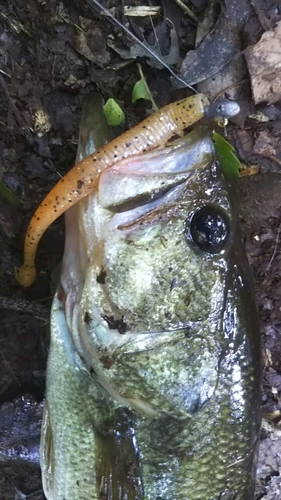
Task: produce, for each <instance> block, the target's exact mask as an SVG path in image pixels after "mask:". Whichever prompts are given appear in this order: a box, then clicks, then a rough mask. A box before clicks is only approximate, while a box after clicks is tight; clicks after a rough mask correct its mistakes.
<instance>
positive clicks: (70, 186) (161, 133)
mask: <svg viewBox="0 0 281 500" xmlns="http://www.w3.org/2000/svg"><path fill="white" fill-rule="evenodd" d="M227 103H228V104H227ZM214 107H216V110H215V111H214ZM238 111H239V106H238V104H237V103H234V102H231V101H224V105H223V109H221V107H219V108H218V103H215V104H214V105H212V104H211V105H209V102H208V99H207V97H206V96H205V95H204V94H196V95H194V96H192V97H187V98H186V99H182V100H181V101H177V102H175V103H173V104H169V105H168V106H165V107H164V108H161V109H160V110H159V111H156V113H154V114H153V115H152V116H150V117H149V118H147V119H146V120H144V121H143V122H141V123H140V124H139V125H137V126H135V127H134V128H132V129H130V130H128V131H127V132H125V133H124V134H122V135H120V136H119V137H118V138H117V139H114V140H113V141H111V142H110V143H109V144H107V145H105V146H103V147H102V148H100V149H98V150H97V151H96V152H95V153H93V154H92V155H90V156H88V157H87V158H85V159H84V160H83V161H81V162H80V163H78V164H77V165H75V167H73V168H72V169H71V170H70V171H69V172H68V173H67V174H66V175H65V176H64V177H63V178H62V179H61V180H60V181H59V182H58V183H57V184H56V186H55V187H54V188H53V189H52V190H51V192H50V193H49V194H48V195H47V196H46V198H45V199H44V200H43V202H42V203H41V205H39V207H38V209H37V210H36V212H35V214H34V215H33V217H32V219H31V221H30V224H29V226H28V229H27V233H26V237H25V243H24V264H23V265H22V267H21V268H20V269H16V270H15V275H16V278H17V280H18V282H19V283H20V284H21V285H22V286H24V287H29V286H31V285H32V283H33V281H34V280H35V276H36V269H35V256H36V250H37V247H38V243H39V241H40V239H41V237H42V235H43V233H44V232H45V231H46V229H47V228H48V227H49V226H50V225H51V224H52V223H53V222H54V221H55V220H56V219H57V218H58V217H59V216H60V215H62V214H63V213H64V212H65V211H66V210H67V209H68V208H70V207H71V206H73V205H74V204H75V203H77V202H78V201H79V200H81V199H82V198H84V197H85V196H88V195H89V194H90V193H92V192H93V191H95V189H96V188H97V186H98V181H99V177H100V174H101V172H102V170H104V169H105V168H106V167H110V166H111V165H113V164H114V163H116V162H118V161H120V160H122V159H123V158H127V157H128V156H133V155H136V154H140V153H145V152H146V151H150V150H152V149H154V148H157V147H159V146H163V145H165V144H166V143H167V141H168V140H169V139H171V137H173V136H175V135H177V134H179V133H180V132H182V131H183V130H184V129H186V128H187V127H189V126H190V125H192V124H193V123H195V122H197V121H198V120H200V119H201V118H203V116H204V115H207V116H210V117H213V116H221V115H222V114H223V116H224V117H226V118H229V117H231V116H234V115H235V114H237V113H238Z"/></svg>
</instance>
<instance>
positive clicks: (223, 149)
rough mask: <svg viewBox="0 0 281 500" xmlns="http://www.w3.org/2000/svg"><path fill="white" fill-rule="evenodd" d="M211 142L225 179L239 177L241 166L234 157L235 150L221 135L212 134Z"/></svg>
mask: <svg viewBox="0 0 281 500" xmlns="http://www.w3.org/2000/svg"><path fill="white" fill-rule="evenodd" d="M213 141H214V145H215V151H216V155H217V159H218V161H219V162H220V165H221V168H222V171H223V173H224V175H225V177H228V178H232V179H234V178H236V177H239V175H240V170H241V164H240V161H239V160H238V158H237V156H236V155H235V149H234V147H233V146H231V144H229V142H227V141H226V140H225V139H224V138H223V137H222V136H221V135H219V134H217V133H216V132H214V133H213Z"/></svg>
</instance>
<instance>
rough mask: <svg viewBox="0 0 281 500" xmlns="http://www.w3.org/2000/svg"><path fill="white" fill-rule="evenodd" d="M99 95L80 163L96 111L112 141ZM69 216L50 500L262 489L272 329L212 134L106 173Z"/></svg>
mask: <svg viewBox="0 0 281 500" xmlns="http://www.w3.org/2000/svg"><path fill="white" fill-rule="evenodd" d="M94 99H95V101H94V104H93V103H92V101H88V102H87V103H86V104H85V107H84V112H83V117H82V125H81V132H80V139H79V148H78V154H77V161H79V160H81V159H82V158H83V157H84V156H87V155H88V154H90V153H91V152H92V151H93V150H94V149H96V148H97V147H99V146H100V145H101V144H96V141H94V140H93V137H94V131H93V127H94V125H93V123H92V121H91V119H90V117H91V116H93V112H95V113H98V122H99V124H100V125H101V126H102V133H101V134H100V135H99V140H100V141H101V142H105V141H106V140H107V139H108V137H107V134H108V131H107V129H106V126H105V124H104V122H103V118H102V116H101V108H102V106H101V102H100V101H99V98H98V97H95V98H94ZM97 99H98V101H97ZM93 108H94V110H93ZM66 215H67V217H66V247H65V254H64V259H63V267H62V274H61V279H60V284H59V287H58V291H57V293H56V295H55V298H54V302H53V307H52V315H51V346H50V353H49V360H48V368H47V394H46V405H45V411H44V418H43V426H42V437H41V467H42V477H43V487H44V491H45V495H46V497H47V499H48V500H98V499H99V500H101V499H105V500H230V499H231V500H234V499H235V500H252V499H253V495H254V474H255V458H256V451H257V444H258V434H259V425H260V416H259V405H260V345H259V325H258V320H257V312H256V306H255V302H254V294H253V289H252V284H251V279H250V276H249V268H248V263H247V260H246V256H245V253H244V249H243V246H242V244H241V240H240V234H239V227H238V219H237V214H236V211H235V204H234V203H233V200H232V199H231V193H230V190H229V187H228V185H227V183H226V181H225V180H224V178H223V176H222V174H221V171H220V167H219V165H218V164H217V163H216V162H215V154H214V149H213V143H212V141H211V139H210V137H209V134H208V131H207V130H206V129H204V128H200V127H199V128H197V129H195V130H194V131H193V132H191V133H189V134H188V135H187V136H185V137H184V138H180V139H178V140H177V141H174V142H172V143H170V144H168V145H167V146H166V147H160V148H157V149H156V150H154V151H152V152H149V153H146V154H143V155H136V156H134V158H131V159H130V158H128V159H124V160H121V161H120V162H118V163H116V164H115V165H113V166H111V167H109V168H107V169H105V170H104V171H103V172H102V174H101V177H100V180H99V185H98V189H97V191H96V193H94V194H92V195H91V196H89V197H88V198H85V199H84V200H82V201H81V202H79V204H77V205H76V206H74V207H72V208H71V209H70V210H69V212H67V214H66Z"/></svg>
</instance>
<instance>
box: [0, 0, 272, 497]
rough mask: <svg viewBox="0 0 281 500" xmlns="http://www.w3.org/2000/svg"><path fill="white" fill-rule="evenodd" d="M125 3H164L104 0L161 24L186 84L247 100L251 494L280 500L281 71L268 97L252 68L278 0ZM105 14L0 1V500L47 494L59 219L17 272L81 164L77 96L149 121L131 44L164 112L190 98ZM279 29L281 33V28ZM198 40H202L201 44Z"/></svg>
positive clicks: (244, 152) (242, 195) (40, 2)
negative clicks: (44, 436)
mask: <svg viewBox="0 0 281 500" xmlns="http://www.w3.org/2000/svg"><path fill="white" fill-rule="evenodd" d="M122 3H123V2H122ZM124 3H125V4H126V3H127V4H129V5H143V4H145V3H147V5H156V6H157V5H158V6H160V7H161V10H160V12H161V13H162V14H163V17H161V18H160V17H159V16H158V17H157V16H156V17H155V18H152V17H145V18H140V17H133V18H131V17H126V18H125V17H124V15H123V14H122V9H121V2H118V1H114V0H112V1H111V2H110V1H105V0H104V5H105V6H106V7H109V8H111V7H117V8H116V9H115V10H113V11H112V12H113V14H114V15H116V17H117V18H118V19H119V20H120V21H121V22H122V23H127V25H128V27H129V29H130V30H133V31H134V32H135V33H136V34H137V35H138V36H140V35H143V36H144V39H146V40H147V41H148V43H149V44H150V45H151V46H152V47H154V49H155V47H156V46H157V44H155V38H154V33H156V36H157V39H158V42H159V46H160V47H161V51H162V55H164V56H165V60H166V62H167V64H173V65H174V67H176V68H178V69H180V68H181V74H182V75H183V76H184V77H185V78H186V80H187V81H188V82H189V84H190V85H197V84H198V87H197V88H198V89H199V90H200V91H203V90H204V91H206V92H208V89H209V94H210V95H211V97H214V89H216V92H217V93H219V91H220V90H221V91H223V90H224V89H226V88H227V87H228V92H227V95H228V96H230V97H234V98H235V99H238V101H239V104H240V105H241V109H242V111H241V114H240V115H239V118H238V120H236V123H234V124H232V125H230V126H229V131H228V134H229V136H228V139H229V140H230V141H231V142H232V143H233V144H234V146H235V148H236V150H237V152H238V154H239V157H240V159H241V160H242V161H243V162H244V163H245V165H246V167H245V169H246V170H245V172H246V173H247V174H249V173H250V172H251V173H254V175H245V176H242V177H241V178H239V179H238V180H236V181H235V183H234V184H235V186H234V187H235V190H236V196H237V200H238V201H239V211H240V219H241V225H242V233H243V239H244V242H245V246H246V250H247V254H248V258H249V262H250V265H251V268H252V273H253V277H254V282H255V289H256V298H257V304H258V308H259V312H260V323H261V335H262V343H263V351H262V358H263V364H264V372H263V400H262V412H263V417H264V420H263V427H262V433H261V444H260V456H259V463H258V474H257V488H256V500H261V499H263V500H277V499H281V478H280V471H281V452H280V450H281V417H280V416H281V413H280V412H281V399H280V396H281V300H280V299H281V286H280V284H281V266H280V263H281V252H280V243H281V198H280V192H281V175H280V172H281V100H280V99H281V92H280V89H279V88H278V86H277V87H276V86H274V85H275V83H274V82H275V80H276V81H277V80H278V79H279V80H278V81H281V75H280V69H279V70H278V64H277V63H276V66H274V63H272V67H271V69H270V71H269V70H268V71H267V73H266V78H265V77H264V74H263V79H264V80H265V81H266V82H267V86H268V98H267V97H266V98H265V97H264V94H259V93H258V84H257V83H256V81H255V75H256V73H262V72H263V67H262V65H263V62H262V60H261V59H259V60H258V61H257V57H256V54H255V52H254V51H253V50H252V47H255V44H257V43H258V42H259V40H260V39H261V37H262V35H263V33H264V32H267V31H270V30H274V29H275V28H276V26H277V23H278V22H279V21H280V19H281V10H280V2H279V1H278V0H277V1H274V0H259V1H255V2H248V1H246V0H245V1H244V0H237V1H236V2H235V1H234V2H233V1H232V2H230V1H229V2H228V1H226V2H224V3H220V2H208V1H207V0H194V1H192V2H190V3H188V4H187V5H189V7H190V8H191V10H192V11H193V13H195V14H196V16H197V19H196V18H195V19H193V18H191V17H190V15H189V14H188V13H186V14H183V11H182V7H181V6H179V5H177V4H176V2H173V1H172V0H166V1H163V2H161V1H160V0H159V2H156V1H155V2H144V1H143V2H137V1H136V2H124ZM98 12H99V11H98V9H97V8H95V7H94V5H93V3H91V2H88V3H87V2H78V1H77V2H73V1H68V0H65V1H64V2H62V1H59V0H49V1H48V2H46V1H45V0H30V1H29V2H26V1H25V0H9V1H7V2H1V5H0V27H1V29H0V96H1V99H0V111H1V112H0V130H1V134H0V144H1V147H0V152H1V163H0V179H2V181H3V183H4V184H5V185H6V186H7V187H8V188H9V189H10V190H11V191H12V192H13V193H14V194H15V195H16V199H7V196H6V195H3V194H0V241H1V255H0V283H1V297H0V325H1V334H0V359H1V362H0V405H1V406H0V498H1V499H4V500H15V499H17V500H19V499H29V500H42V499H43V498H44V495H43V492H42V489H41V479H40V471H39V466H38V457H39V455H38V453H39V435H40V419H41V414H42V407H43V403H42V402H43V397H44V377H45V366H46V357H47V350H48V342H49V324H48V317H49V308H50V304H51V297H52V294H53V293H54V285H53V283H55V281H56V277H55V276H56V273H55V272H54V270H55V269H56V268H57V266H58V264H59V262H60V260H61V257H62V252H63V244H64V229H63V220H62V219H63V218H61V219H59V221H58V222H56V223H55V224H53V225H52V226H51V227H50V229H48V231H47V232H46V234H45V235H44V237H43V239H42V242H41V244H40V248H39V253H38V267H39V268H40V273H39V275H38V278H37V280H36V282H35V284H34V286H32V287H31V288H30V289H27V290H23V289H21V287H20V286H19V285H18V283H17V281H16V279H15V277H14V273H13V268H14V266H18V265H20V264H21V262H22V249H23V240H24V235H25V231H26V228H27V224H28V221H29V219H30V217H31V215H32V213H33V212H34V210H35V209H36V207H37V206H38V205H39V203H40V202H41V201H42V199H43V198H44V196H45V195H46V194H47V193H48V192H49V191H50V189H51V188H52V187H53V186H54V185H55V184H56V182H57V181H58V179H59V177H60V176H62V175H64V174H65V173H66V172H67V171H68V170H69V168H70V167H71V166H72V165H73V164H74V160H75V153H76V147H77V137H78V130H79V120H80V116H81V103H82V101H83V98H84V96H85V95H87V94H88V93H89V92H91V91H93V90H99V91H101V92H102V94H103V95H104V97H105V98H106V99H107V98H109V97H113V98H115V99H116V100H117V101H118V102H119V104H120V105H121V107H122V108H123V109H124V111H125V114H126V118H127V121H126V125H124V128H127V127H130V126H132V125H134V124H136V123H138V122H139V121H140V120H141V119H143V118H144V117H145V116H146V113H147V108H148V107H149V103H147V102H145V103H141V104H139V103H138V104H137V105H132V104H131V92H132V88H133V86H134V84H135V83H136V81H137V80H139V72H138V68H137V66H136V61H135V56H136V53H137V56H138V61H139V62H141V64H142V69H143V71H144V74H145V77H146V79H147V83H148V86H149V88H150V90H151V92H152V94H153V96H154V99H155V101H156V103H157V105H158V106H159V107H160V106H162V105H164V104H167V103H168V102H170V101H173V100H176V99H179V98H182V97H184V96H186V95H188V90H187V89H183V88H178V87H180V85H178V83H177V82H176V81H175V79H173V78H170V74H169V72H168V71H167V70H165V69H159V68H158V67H157V65H155V62H154V63H153V60H151V59H150V60H146V59H145V57H143V56H144V53H143V52H141V50H140V49H139V50H136V48H135V47H136V44H135V43H133V42H132V41H131V40H130V39H129V38H128V37H127V35H124V34H123V33H121V32H120V29H119V28H117V27H115V26H113V25H112V24H111V23H110V21H109V20H108V18H106V17H105V16H101V15H99V14H98ZM162 14H161V15H162ZM167 19H169V20H170V21H169V22H167ZM152 20H153V26H154V29H152ZM202 20H204V22H202ZM226 20H227V22H226ZM163 23H164V24H163ZM212 23H213V24H212ZM199 27H200V30H201V31H200V33H201V35H202V33H203V35H204V36H203V35H202V36H201V35H200V33H199ZM233 27H234V28H233ZM226 28H227V29H226ZM175 32H176V33H177V37H176V41H175V37H174V34H175ZM206 33H211V35H207V37H206ZM196 35H197V42H196V40H195V39H196ZM200 36H201V40H200ZM208 36H210V39H208ZM204 37H206V38H205V41H206V40H207V41H206V43H205V44H204ZM274 37H275V38H278V33H277V31H276V32H274ZM202 40H203V42H202ZM201 42H202V43H201ZM196 43H197V49H198V47H199V49H198V50H197V49H196V50H195V51H194V49H195V44H196ZM200 43H201V45H200ZM280 44H281V40H280ZM280 44H279V47H280ZM109 45H110V47H109ZM210 47H213V50H214V51H215V52H216V54H219V56H217V58H216V64H217V66H218V67H217V68H216V70H214V61H213V63H212V65H211V66H210V65H208V60H210V59H212V57H211V56H212V54H211V53H210V52H208V51H210V50H211V48H210ZM223 49H224V50H223ZM190 51H194V53H193V56H195V59H194V61H195V62H191V63H190V61H189V60H188V59H186V54H188V53H189V55H188V57H193V56H192V53H191V52H190ZM200 51H201V52H200ZM258 53H259V54H260V53H261V51H260V49H258ZM124 57H129V59H124ZM181 61H183V64H182V66H181V65H180V62H181ZM191 61H192V59H191ZM148 63H149V64H148ZM188 64H191V70H190V69H188V68H189V66H188ZM257 65H258V68H259V70H258V71H257ZM155 66H156V67H155ZM233 67H234V68H235V69H234V71H233ZM214 71H215V72H214ZM278 71H279V73H278ZM226 82H227V83H226ZM276 85H277V84H276ZM259 88H260V87H259ZM257 111H259V113H260V114H259V115H256V114H255V113H256V112H257ZM121 130H122V127H120V131H121ZM0 193H1V190H0Z"/></svg>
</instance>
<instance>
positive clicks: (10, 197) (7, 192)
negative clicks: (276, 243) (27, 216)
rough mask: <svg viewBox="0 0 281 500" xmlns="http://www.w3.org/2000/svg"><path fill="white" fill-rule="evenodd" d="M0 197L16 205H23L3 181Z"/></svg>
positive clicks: (0, 187) (0, 185)
mask: <svg viewBox="0 0 281 500" xmlns="http://www.w3.org/2000/svg"><path fill="white" fill-rule="evenodd" d="M0 195H2V196H3V197H4V198H6V199H7V200H9V201H10V202H11V203H13V204H14V205H18V206H19V205H23V202H22V201H21V200H20V199H19V198H18V197H17V196H16V195H15V194H14V193H13V191H11V190H10V189H9V188H8V187H7V186H6V185H5V184H4V182H2V181H0Z"/></svg>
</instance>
